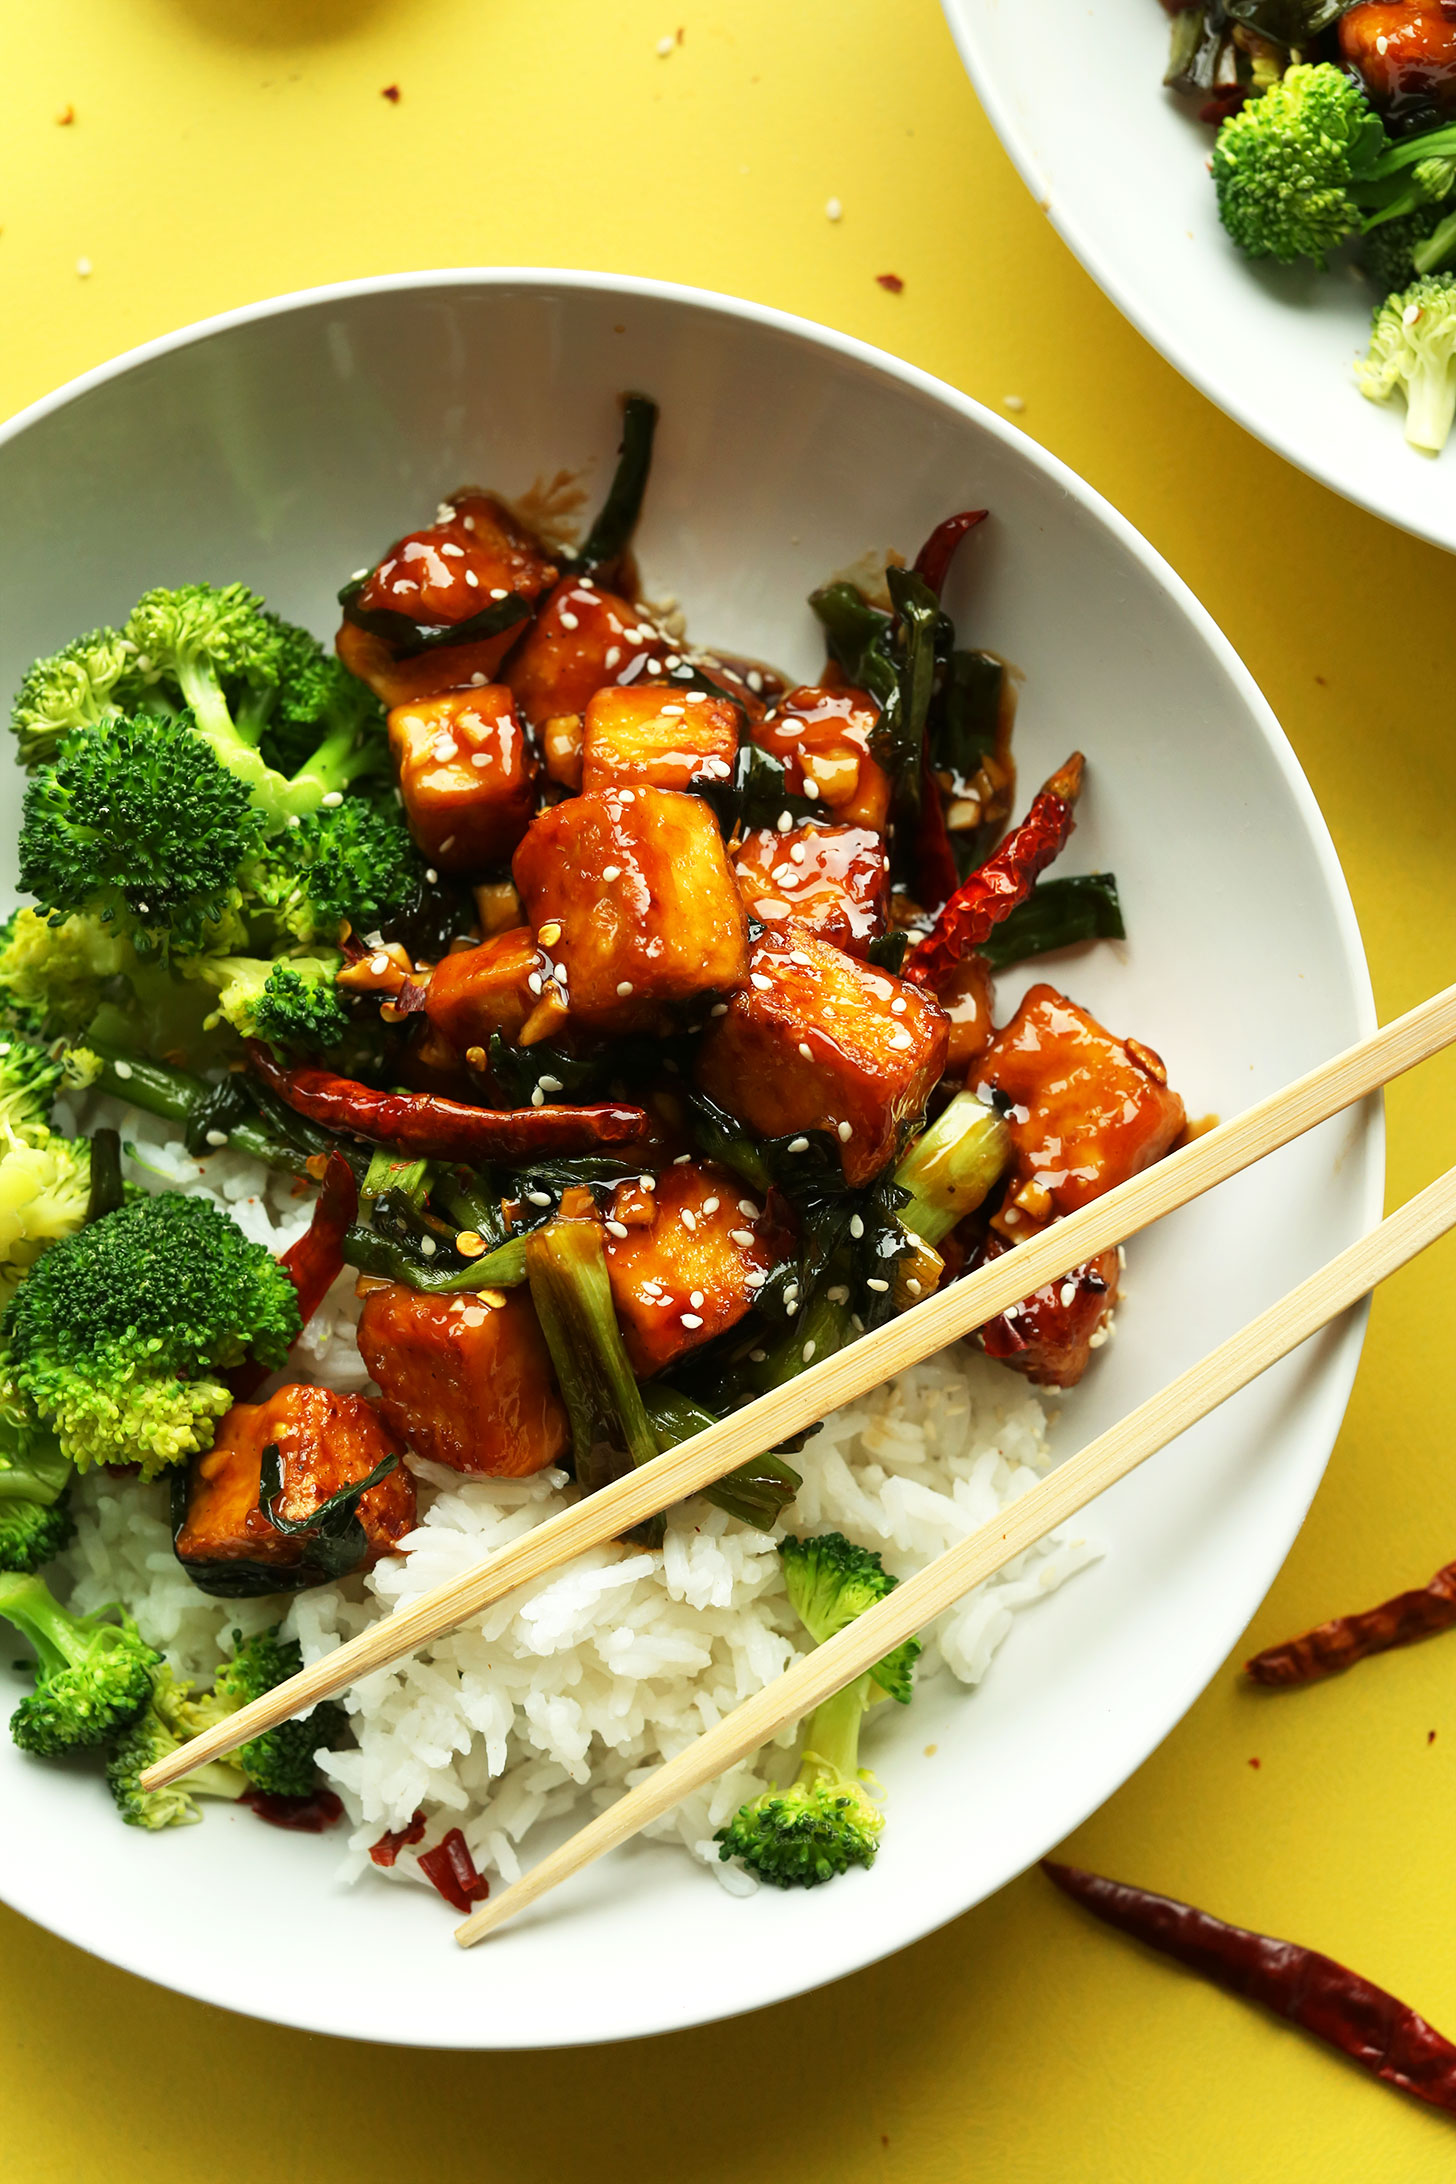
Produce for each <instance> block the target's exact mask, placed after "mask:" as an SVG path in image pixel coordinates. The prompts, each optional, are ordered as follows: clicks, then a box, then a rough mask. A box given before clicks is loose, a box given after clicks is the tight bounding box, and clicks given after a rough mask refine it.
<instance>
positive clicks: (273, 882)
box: [244, 796, 427, 946]
mask: <svg viewBox="0 0 1456 2184" xmlns="http://www.w3.org/2000/svg"><path fill="white" fill-rule="evenodd" d="M244 884H245V885H247V886H250V887H251V889H252V891H253V896H254V898H255V899H256V900H257V901H258V902H259V903H261V904H262V905H264V906H265V907H266V909H267V911H268V913H269V914H270V916H271V917H272V918H273V919H274V921H275V922H276V924H277V925H278V927H279V929H280V930H281V931H282V932H285V933H287V934H290V935H291V936H292V938H293V939H294V940H297V941H301V942H302V943H303V944H304V945H305V946H314V945H316V944H317V943H319V942H324V943H325V944H326V945H328V946H332V945H333V944H334V943H335V942H336V941H337V940H338V938H339V934H340V931H341V929H342V926H343V923H344V920H345V919H346V918H347V919H348V920H349V921H350V923H351V924H352V925H353V927H354V929H355V930H356V931H357V932H360V933H368V932H372V931H373V930H374V929H375V927H376V926H377V927H380V928H383V927H387V926H390V925H392V924H394V922H395V921H396V919H398V918H400V917H401V916H404V915H405V914H407V913H408V911H409V910H410V909H411V908H412V906H414V905H415V904H417V902H418V900H419V897H420V895H421V893H422V892H423V890H424V888H425V886H426V884H427V883H426V880H425V860H424V858H423V857H422V856H421V855H420V853H419V851H418V850H417V849H416V847H415V845H414V842H413V841H412V840H411V838H410V832H409V828H408V827H407V826H406V824H405V819H404V814H403V812H402V811H401V810H400V808H399V806H398V805H397V804H396V803H395V801H394V799H393V798H392V797H391V798H390V799H389V801H388V802H387V803H375V802H373V801H372V800H371V799H370V798H369V797H366V796H349V797H346V798H345V799H344V801H343V803H342V804H338V805H335V806H333V807H332V808H328V809H324V810H321V811H317V812H311V813H310V814H309V816H308V817H307V818H306V819H303V820H301V821H300V823H299V824H298V826H296V827H292V828H290V829H289V831H288V832H287V833H286V834H283V835H281V836H280V837H279V838H278V839H277V840H276V841H274V842H270V843H269V845H268V848H267V850H266V851H265V853H264V855H263V856H262V857H261V858H260V859H257V860H255V864H254V866H253V867H252V868H250V871H249V873H248V874H247V875H245V882H244Z"/></svg>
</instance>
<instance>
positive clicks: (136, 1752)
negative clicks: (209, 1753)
mask: <svg viewBox="0 0 1456 2184" xmlns="http://www.w3.org/2000/svg"><path fill="white" fill-rule="evenodd" d="M191 1688H192V1687H191V1685H190V1684H184V1683H179V1682H178V1681H177V1679H176V1677H175V1676H174V1675H173V1674H172V1671H171V1669H170V1668H169V1667H168V1666H167V1665H166V1663H165V1662H164V1663H163V1664H162V1665H161V1667H160V1668H159V1669H158V1670H157V1672H156V1675H155V1676H154V1678H153V1681H152V1690H151V1698H150V1704H149V1705H147V1706H146V1707H145V1708H144V1709H143V1711H142V1712H141V1713H140V1714H139V1715H138V1716H137V1718H136V1720H135V1721H134V1722H133V1723H132V1724H131V1726H130V1728H129V1729H127V1730H125V1731H124V1732H123V1734H122V1735H121V1736H120V1738H119V1739H118V1740H117V1742H116V1743H115V1745H114V1746H113V1748H112V1752H111V1756H110V1758H109V1759H108V1761H107V1764H106V1781H107V1786H108V1788H109V1789H110V1791H111V1795H112V1797H113V1799H114V1800H115V1803H116V1809H117V1811H118V1812H119V1813H120V1814H121V1817H122V1819H123V1820H124V1821H125V1822H126V1824H127V1826H128V1827H131V1828H152V1829H157V1828H176V1827H188V1826H190V1825H191V1824H192V1822H193V1821H196V1820H200V1819H201V1818H202V1815H201V1813H200V1812H199V1811H198V1810H197V1806H196V1804H195V1802H194V1800H195V1799H196V1798H198V1797H227V1798H239V1797H241V1796H242V1794H243V1792H244V1790H245V1789H246V1788H247V1779H246V1777H245V1776H244V1775H243V1774H242V1773H241V1772H240V1770H239V1769H238V1768H237V1767H234V1766H230V1765H229V1764H228V1762H227V1761H226V1760H211V1761H209V1762H208V1763H207V1765H205V1766H202V1767H197V1768H194V1769H193V1771H192V1773H191V1774H186V1775H183V1776H182V1777H181V1778H180V1780H178V1781H176V1782H173V1783H170V1784H169V1785H168V1787H167V1788H166V1789H165V1790H144V1789H143V1788H142V1786H141V1777H142V1775H143V1774H144V1773H145V1772H146V1770H147V1768H148V1767H151V1766H154V1765H155V1764H156V1762H157V1761H158V1760H161V1759H169V1758H170V1757H171V1755H172V1754H173V1752H175V1751H178V1750H180V1748H181V1746H182V1745H183V1744H184V1743H185V1742H186V1741H187V1739H188V1738H189V1737H192V1736H195V1735H196V1734H197V1731H198V1729H199V1728H201V1727H204V1726H206V1724H205V1722H203V1721H200V1720H198V1719H197V1716H198V1713H199V1711H200V1710H199V1708H198V1706H197V1704H196V1703H195V1702H194V1701H193V1699H192V1696H191Z"/></svg>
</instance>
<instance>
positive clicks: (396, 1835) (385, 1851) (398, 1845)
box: [369, 1811, 425, 1866]
mask: <svg viewBox="0 0 1456 2184" xmlns="http://www.w3.org/2000/svg"><path fill="white" fill-rule="evenodd" d="M424 1832H425V1816H424V1813H423V1812H422V1811H420V1812H417V1813H416V1814H415V1816H414V1818H413V1819H412V1820H411V1821H410V1824H409V1826H408V1827H407V1828H391V1829H389V1831H388V1832H387V1833H386V1834H384V1835H381V1836H380V1838H379V1841H378V1842H377V1843H371V1844H370V1845H369V1855H370V1857H371V1858H372V1859H373V1860H374V1863H375V1864H376V1865H382V1866H392V1865H393V1864H394V1861H395V1859H396V1858H397V1857H398V1856H399V1854H400V1852H401V1851H402V1850H408V1849H410V1847H411V1846H412V1845H413V1844H415V1843H417V1842H419V1840H420V1838H421V1837H422V1836H423V1834H424Z"/></svg>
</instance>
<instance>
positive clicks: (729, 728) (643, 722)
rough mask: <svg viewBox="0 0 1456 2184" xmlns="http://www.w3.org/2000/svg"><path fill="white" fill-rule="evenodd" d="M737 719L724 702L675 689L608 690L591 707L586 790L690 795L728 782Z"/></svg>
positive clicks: (583, 758) (585, 740)
mask: <svg viewBox="0 0 1456 2184" xmlns="http://www.w3.org/2000/svg"><path fill="white" fill-rule="evenodd" d="M738 721H739V713H738V708H737V706H735V705H730V704H729V702H728V700H727V699H726V698H715V697H712V696H710V695H708V694H707V693H706V692H704V691H701V690H683V689H681V688H679V687H677V686H676V685H674V684H672V683H634V684H633V686H632V688H631V689H630V690H619V689H615V688H612V687H608V688H607V689H604V690H598V691H597V692H596V694H595V696H594V697H592V698H591V700H590V701H589V702H588V705H587V709H586V717H585V721H584V723H583V737H582V754H581V785H582V787H583V789H585V790H587V791H588V792H590V791H591V790H593V789H611V788H621V787H627V788H632V787H635V786H636V785H637V784H638V783H639V782H643V783H646V784H647V786H648V787H650V788H654V789H685V788H687V787H688V786H689V785H690V783H692V782H694V781H697V780H700V779H708V780H716V781H726V780H727V778H728V776H729V774H730V773H731V772H732V770H733V758H734V754H735V752H736V751H737V749H738Z"/></svg>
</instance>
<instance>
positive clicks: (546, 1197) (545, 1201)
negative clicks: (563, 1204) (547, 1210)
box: [526, 1191, 551, 1206]
mask: <svg viewBox="0 0 1456 2184" xmlns="http://www.w3.org/2000/svg"><path fill="white" fill-rule="evenodd" d="M526 1196H527V1198H528V1199H529V1200H530V1202H531V1204H532V1205H533V1206H549V1205H550V1203H551V1193H550V1191H527V1193H526Z"/></svg>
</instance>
